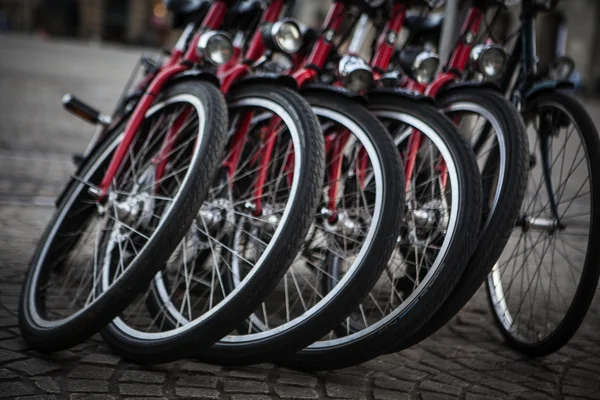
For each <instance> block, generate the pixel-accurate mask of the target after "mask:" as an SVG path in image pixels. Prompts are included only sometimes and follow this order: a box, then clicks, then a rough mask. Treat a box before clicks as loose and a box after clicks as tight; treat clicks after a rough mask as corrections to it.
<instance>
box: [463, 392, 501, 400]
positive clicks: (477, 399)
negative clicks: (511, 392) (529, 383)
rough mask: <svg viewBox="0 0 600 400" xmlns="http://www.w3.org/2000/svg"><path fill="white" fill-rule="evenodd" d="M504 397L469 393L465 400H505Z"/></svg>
mask: <svg viewBox="0 0 600 400" xmlns="http://www.w3.org/2000/svg"><path fill="white" fill-rule="evenodd" d="M503 399H504V397H495V396H490V395H487V394H477V393H467V394H466V395H465V400H503Z"/></svg>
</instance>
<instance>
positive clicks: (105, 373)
mask: <svg viewBox="0 0 600 400" xmlns="http://www.w3.org/2000/svg"><path fill="white" fill-rule="evenodd" d="M114 372H115V370H114V368H108V367H92V366H89V365H79V366H77V367H75V368H73V370H72V371H71V373H70V374H69V378H80V379H97V380H106V381H107V380H109V379H110V377H111V376H112V374H113V373H114Z"/></svg>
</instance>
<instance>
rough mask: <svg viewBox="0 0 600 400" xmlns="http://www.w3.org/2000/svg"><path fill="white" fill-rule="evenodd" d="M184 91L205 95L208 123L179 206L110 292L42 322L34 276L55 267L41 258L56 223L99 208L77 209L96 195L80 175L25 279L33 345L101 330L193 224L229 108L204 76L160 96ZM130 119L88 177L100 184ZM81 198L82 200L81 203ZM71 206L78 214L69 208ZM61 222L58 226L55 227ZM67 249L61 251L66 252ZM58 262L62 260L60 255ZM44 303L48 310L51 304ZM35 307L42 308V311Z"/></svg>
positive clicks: (56, 345) (70, 341)
mask: <svg viewBox="0 0 600 400" xmlns="http://www.w3.org/2000/svg"><path fill="white" fill-rule="evenodd" d="M178 95H185V96H190V97H193V98H195V99H199V101H200V103H201V104H202V108H203V112H204V113H205V115H204V116H205V117H206V118H205V123H206V124H205V131H204V132H201V134H202V140H201V142H200V143H199V144H198V145H197V146H198V147H197V149H198V150H197V151H196V152H195V153H193V154H196V156H195V159H193V161H192V163H191V164H190V167H189V170H188V172H187V175H186V180H185V182H184V183H183V184H182V186H181V190H180V191H179V194H178V196H177V197H176V198H175V199H174V202H173V206H172V207H171V208H170V210H169V211H168V214H165V219H164V221H163V222H162V225H159V227H158V228H156V230H155V232H154V234H153V235H152V236H151V237H150V238H149V241H148V242H147V245H146V246H144V248H143V249H142V250H140V253H139V255H137V256H136V257H135V259H134V261H133V262H132V263H131V264H130V265H129V267H128V268H127V269H126V271H125V272H124V273H123V275H121V277H120V278H119V279H118V280H117V281H116V282H115V284H114V285H112V286H111V287H110V288H109V289H108V290H107V292H106V293H103V294H102V295H101V296H99V297H97V298H96V299H95V300H93V301H92V302H91V303H90V304H89V305H87V306H84V307H85V308H83V309H81V310H80V311H77V312H76V313H75V314H73V315H71V316H69V317H67V318H64V319H63V321H64V323H61V324H60V325H58V326H54V327H51V328H49V327H43V326H40V324H38V323H37V322H36V321H35V319H34V317H33V316H32V315H33V314H32V309H31V307H37V306H34V305H33V304H32V303H33V302H35V300H34V297H37V287H34V286H35V285H34V282H37V281H38V278H37V277H35V276H36V274H37V272H38V270H40V274H49V273H50V272H51V271H44V269H47V270H52V269H54V266H52V267H45V266H44V265H42V263H43V262H44V260H42V259H41V258H40V257H41V256H42V252H44V254H45V253H46V250H44V248H45V247H46V245H48V246H50V245H52V243H53V240H54V236H55V235H56V234H57V233H56V232H58V230H59V229H60V226H57V225H56V224H57V223H61V220H62V221H66V219H67V218H68V219H69V221H70V222H69V223H76V224H78V225H76V226H82V225H81V224H84V223H85V222H86V221H87V220H88V219H89V218H93V217H90V215H92V214H94V213H93V212H85V213H83V214H85V215H84V216H82V215H81V213H80V212H77V213H75V211H71V207H72V206H74V205H75V204H79V206H81V204H84V203H83V202H84V201H90V199H91V196H90V195H89V194H88V192H87V190H86V189H87V186H86V185H85V184H84V183H82V181H79V180H74V181H73V182H72V183H71V185H70V187H69V189H68V190H67V192H66V194H65V196H64V198H63V201H62V202H61V203H60V205H59V207H58V209H57V211H56V213H55V215H54V217H53V218H52V220H51V222H50V223H49V224H48V227H47V229H46V232H45V234H44V235H43V237H42V239H41V241H40V243H39V245H38V248H37V250H36V252H35V254H34V256H33V260H32V262H31V266H30V269H29V273H28V275H27V279H26V281H25V283H24V285H23V290H22V293H21V301H20V309H19V323H20V328H21V333H22V335H23V337H24V338H25V340H26V341H27V342H28V343H30V344H31V345H32V346H34V347H36V348H38V349H40V350H43V351H58V350H62V349H65V348H68V347H71V346H74V345H76V344H78V343H81V342H83V341H84V340H86V339H87V338H89V337H90V336H92V335H94V334H96V333H97V332H98V331H99V330H100V329H102V328H103V327H104V326H105V325H106V324H108V323H109V322H110V321H111V320H112V319H113V318H114V317H115V316H116V315H118V314H119V312H120V311H122V310H123V309H124V308H125V307H127V305H128V304H129V302H130V301H132V300H133V299H134V298H135V295H136V292H137V291H139V290H142V289H143V288H144V287H145V286H146V285H147V284H148V282H150V280H151V279H152V277H153V276H154V274H155V273H156V271H157V270H158V268H160V265H161V264H162V263H163V262H164V260H165V259H166V257H168V254H169V253H170V251H172V250H173V249H174V248H175V246H176V245H177V243H178V242H179V240H180V239H181V237H182V236H183V235H184V234H185V232H186V230H187V229H188V227H189V225H190V224H191V222H192V220H193V217H194V215H196V213H197V210H198V208H199V207H200V205H201V204H202V201H203V200H204V197H205V196H206V193H207V190H208V188H209V185H210V183H211V182H212V179H213V176H214V174H215V173H216V172H217V170H218V168H217V167H218V161H219V159H220V157H221V154H222V151H223V148H224V145H223V142H224V140H225V135H226V129H225V126H226V121H227V108H226V106H225V101H224V98H223V96H222V95H221V93H220V92H219V91H218V89H217V88H216V87H215V86H214V85H212V84H209V83H205V82H201V81H199V82H184V83H179V84H175V85H173V86H170V87H168V88H167V89H166V90H165V92H164V93H163V94H161V96H160V97H159V99H157V103H160V102H163V101H165V100H169V99H172V98H174V97H176V96H178ZM163 104H164V103H163ZM124 125H125V124H122V125H120V129H119V128H117V130H115V132H113V133H112V137H111V138H110V139H108V140H105V141H104V142H103V143H102V145H101V146H100V147H99V148H97V149H96V150H94V151H93V153H92V154H91V155H90V156H89V157H88V159H87V160H85V161H84V165H83V167H82V168H81V169H80V174H79V176H80V177H81V179H82V180H83V181H89V182H91V183H92V184H97V183H98V182H99V179H102V176H103V171H104V169H105V168H106V166H107V164H108V161H110V158H111V155H112V153H113V152H114V149H115V148H116V145H117V144H118V143H119V141H120V137H119V135H120V133H121V132H122V131H121V129H123V128H124ZM78 201H81V202H82V203H81V204H80V203H76V202H78ZM70 211H71V212H72V213H74V214H69V212H70ZM63 214H64V217H63V216H62V215H63ZM75 217H77V218H78V219H77V221H79V219H82V218H85V219H83V220H82V222H81V224H80V222H71V219H74V218H75ZM55 228H56V232H55V231H54V229H55ZM73 246H74V244H73V245H71V247H70V248H73ZM57 250H58V249H57ZM47 251H49V250H47ZM55 251H56V250H55ZM63 253H64V252H61V253H59V254H60V255H61V256H62V254H63ZM54 263H55V264H57V262H56V261H54ZM34 278H35V279H34ZM92 291H93V289H92ZM43 307H44V311H45V305H44V306H43ZM34 312H35V313H37V311H34ZM44 314H45V313H44Z"/></svg>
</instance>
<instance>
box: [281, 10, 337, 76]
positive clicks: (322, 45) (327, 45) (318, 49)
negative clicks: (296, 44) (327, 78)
mask: <svg viewBox="0 0 600 400" xmlns="http://www.w3.org/2000/svg"><path fill="white" fill-rule="evenodd" d="M345 9H346V6H345V5H344V4H343V3H341V2H334V3H332V4H331V7H330V8H329V12H328V13H327V17H326V18H325V22H324V24H323V27H324V30H323V34H322V35H321V36H320V37H319V39H318V40H317V42H316V43H315V46H314V47H313V49H312V51H311V53H310V55H309V56H308V57H307V58H306V60H305V62H304V66H303V67H302V68H301V69H300V70H298V71H296V72H295V73H294V74H292V77H293V78H294V79H295V80H296V82H297V83H298V87H303V86H304V85H305V84H306V83H307V82H310V81H312V80H313V79H314V78H315V77H316V76H317V74H318V71H320V70H321V69H322V68H323V67H324V66H325V62H326V61H327V58H328V57H329V55H330V53H331V49H332V48H333V39H334V38H335V36H336V34H337V33H338V31H339V29H340V27H341V25H342V22H344V11H345Z"/></svg>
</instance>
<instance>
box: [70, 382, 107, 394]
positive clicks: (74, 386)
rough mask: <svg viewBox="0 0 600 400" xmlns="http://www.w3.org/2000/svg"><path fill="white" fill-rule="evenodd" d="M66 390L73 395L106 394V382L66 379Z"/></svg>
mask: <svg viewBox="0 0 600 400" xmlns="http://www.w3.org/2000/svg"><path fill="white" fill-rule="evenodd" d="M67 390H68V391H69V392H75V393H107V392H108V382H106V381H95V380H91V379H67Z"/></svg>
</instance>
